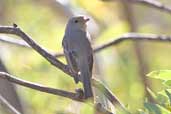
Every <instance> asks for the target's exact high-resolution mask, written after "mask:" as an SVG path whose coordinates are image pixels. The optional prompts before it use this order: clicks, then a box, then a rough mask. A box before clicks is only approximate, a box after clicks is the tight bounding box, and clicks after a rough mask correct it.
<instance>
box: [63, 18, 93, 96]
mask: <svg viewBox="0 0 171 114" xmlns="http://www.w3.org/2000/svg"><path fill="white" fill-rule="evenodd" d="M87 21H89V18H85V17H84V16H77V17H72V18H70V19H69V21H68V23H67V25H66V29H65V35H64V38H63V41H62V46H63V48H64V54H65V57H66V60H67V63H68V66H69V68H70V69H71V71H72V72H74V73H76V74H78V75H77V76H75V77H74V80H75V82H76V83H78V76H80V78H81V81H82V82H83V88H84V97H85V98H86V99H87V98H90V97H92V96H93V92H92V87H91V77H92V68H93V50H92V47H91V44H90V41H89V37H90V36H89V34H88V32H87V25H86V23H87Z"/></svg>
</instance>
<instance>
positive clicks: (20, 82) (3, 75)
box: [0, 72, 119, 114]
mask: <svg viewBox="0 0 171 114" xmlns="http://www.w3.org/2000/svg"><path fill="white" fill-rule="evenodd" d="M0 78H3V79H6V80H8V81H10V82H12V83H15V84H18V85H22V86H24V87H28V88H31V89H34V90H38V91H41V92H45V93H49V94H53V95H58V96H62V97H65V98H69V99H72V100H75V101H79V102H84V101H85V99H84V98H83V96H80V93H79V92H78V93H72V92H68V91H64V90H59V89H54V88H50V87H46V86H43V85H40V84H36V83H32V82H29V81H25V80H22V79H19V78H15V76H12V75H10V74H8V73H5V72H0ZM94 82H95V83H96V85H97V84H99V85H101V83H100V82H98V81H96V80H94ZM99 85H98V86H99ZM99 87H101V88H102V87H103V86H102V85H101V86H99ZM103 89H104V88H103ZM104 90H105V89H104ZM109 96H110V95H109ZM0 100H1V97H0ZM117 102H118V101H117ZM118 104H119V103H118ZM97 108H98V110H99V111H100V112H102V113H103V114H112V113H111V112H109V111H107V110H105V109H104V108H103V107H97ZM15 114H20V113H15Z"/></svg>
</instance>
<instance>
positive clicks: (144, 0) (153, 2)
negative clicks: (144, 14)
mask: <svg viewBox="0 0 171 114" xmlns="http://www.w3.org/2000/svg"><path fill="white" fill-rule="evenodd" d="M102 1H104V2H108V1H117V0H102ZM127 1H128V2H132V3H138V4H144V5H147V6H149V7H153V8H156V9H158V10H161V11H164V12H166V13H169V14H171V7H168V6H165V5H164V4H162V3H161V2H159V1H157V0H127Z"/></svg>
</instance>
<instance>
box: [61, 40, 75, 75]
mask: <svg viewBox="0 0 171 114" xmlns="http://www.w3.org/2000/svg"><path fill="white" fill-rule="evenodd" d="M62 46H63V48H64V54H65V57H66V60H67V63H68V65H69V67H70V68H71V70H72V71H73V72H75V73H78V66H77V63H76V53H75V52H74V50H71V49H70V48H69V47H68V42H67V39H65V38H64V39H63V41H62Z"/></svg>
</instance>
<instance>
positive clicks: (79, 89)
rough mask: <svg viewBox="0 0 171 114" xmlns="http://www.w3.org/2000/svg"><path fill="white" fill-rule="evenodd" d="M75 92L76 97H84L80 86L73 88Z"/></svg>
mask: <svg viewBox="0 0 171 114" xmlns="http://www.w3.org/2000/svg"><path fill="white" fill-rule="evenodd" d="M75 91H76V93H77V98H80V99H83V98H84V92H83V90H82V89H81V88H78V89H75Z"/></svg>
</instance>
